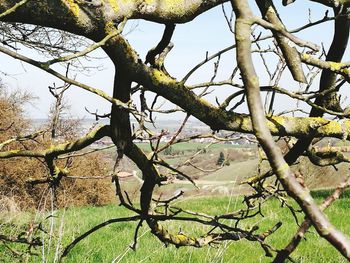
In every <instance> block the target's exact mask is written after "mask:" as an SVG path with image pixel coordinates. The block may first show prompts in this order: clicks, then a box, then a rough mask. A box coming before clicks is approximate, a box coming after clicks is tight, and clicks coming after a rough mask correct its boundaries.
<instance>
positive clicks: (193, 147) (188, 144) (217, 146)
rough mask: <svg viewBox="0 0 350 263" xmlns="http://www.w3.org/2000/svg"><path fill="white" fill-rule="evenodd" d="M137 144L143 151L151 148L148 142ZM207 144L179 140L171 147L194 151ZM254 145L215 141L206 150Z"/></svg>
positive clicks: (176, 149)
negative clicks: (179, 141)
mask: <svg viewBox="0 0 350 263" xmlns="http://www.w3.org/2000/svg"><path fill="white" fill-rule="evenodd" d="M160 145H161V146H163V145H165V144H164V143H161V144H160ZM137 146H139V147H140V148H141V149H142V150H144V151H148V152H149V151H151V148H150V146H149V143H137ZM206 146H207V144H205V143H199V142H198V143H197V142H181V143H176V144H173V145H172V146H171V147H172V149H173V151H184V152H186V151H189V152H194V151H197V150H199V149H202V148H204V147H206ZM253 147H256V146H254V145H233V144H222V143H216V144H212V145H211V146H210V147H209V148H208V150H209V151H210V150H224V149H234V148H253Z"/></svg>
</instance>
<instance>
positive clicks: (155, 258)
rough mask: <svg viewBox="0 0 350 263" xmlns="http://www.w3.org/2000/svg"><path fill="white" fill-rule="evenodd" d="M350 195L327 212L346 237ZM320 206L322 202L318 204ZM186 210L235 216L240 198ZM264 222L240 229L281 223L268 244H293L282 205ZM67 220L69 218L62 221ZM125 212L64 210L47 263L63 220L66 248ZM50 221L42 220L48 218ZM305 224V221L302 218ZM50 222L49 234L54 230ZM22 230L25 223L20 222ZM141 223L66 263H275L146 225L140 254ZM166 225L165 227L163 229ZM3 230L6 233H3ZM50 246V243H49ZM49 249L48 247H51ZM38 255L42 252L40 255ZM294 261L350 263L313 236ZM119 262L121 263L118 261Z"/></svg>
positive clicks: (270, 205)
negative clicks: (167, 241)
mask: <svg viewBox="0 0 350 263" xmlns="http://www.w3.org/2000/svg"><path fill="white" fill-rule="evenodd" d="M326 194H327V193H326V192H322V191H319V192H317V194H315V196H318V197H321V196H322V197H323V196H325V195H326ZM348 197H349V196H348V195H345V197H343V198H341V199H340V200H338V201H336V202H335V204H334V205H333V206H332V207H331V208H330V209H329V210H328V211H327V214H328V216H329V218H330V220H331V221H332V222H333V223H334V224H335V226H336V227H338V228H340V229H341V230H342V231H344V232H345V233H348V234H349V233H350V223H349V221H348V217H347V216H346V214H347V213H349V211H350V203H349V201H350V200H349V199H348ZM319 201H320V200H319ZM176 205H177V206H182V207H183V208H184V209H191V210H192V211H202V212H203V211H205V212H206V213H210V214H214V215H215V214H220V213H223V212H227V211H233V210H236V209H238V208H240V207H241V206H242V203H241V197H232V198H230V197H216V198H192V199H182V200H180V201H179V202H178V203H177V204H176ZM262 213H263V215H264V217H261V216H259V217H256V218H254V219H251V220H248V221H247V222H242V223H240V224H239V226H240V227H242V228H248V227H252V226H253V225H258V226H259V227H260V230H258V232H259V231H261V232H263V231H265V230H267V229H269V228H270V227H271V226H273V225H274V224H276V223H277V222H278V221H282V222H283V225H282V227H281V228H280V229H279V230H278V231H277V232H276V233H275V234H274V235H272V236H271V237H269V238H268V239H267V242H268V243H269V244H271V245H273V246H275V247H276V248H282V247H283V246H284V245H286V244H287V243H288V241H289V240H290V238H291V236H292V235H293V233H294V232H295V231H296V229H297V226H296V224H295V222H294V219H293V217H292V215H291V213H290V212H289V211H288V210H287V209H286V208H280V204H279V203H278V202H277V200H271V201H269V202H267V203H266V204H265V205H264V206H263V208H262ZM63 215H64V218H63ZM128 215H130V213H128V212H127V211H126V210H125V209H123V208H121V207H119V206H116V205H109V206H105V207H84V208H70V209H68V210H66V211H65V212H64V211H63V210H60V211H59V212H58V213H57V214H56V216H57V217H55V218H54V220H55V225H54V228H55V233H56V237H55V238H54V240H53V241H54V242H52V245H51V250H50V251H51V253H50V254H49V255H48V262H53V257H54V256H53V254H54V253H53V252H52V251H54V246H55V245H56V243H57V238H58V232H57V230H58V229H59V227H60V222H61V220H62V218H63V220H64V228H63V231H64V234H63V239H62V242H63V245H64V246H65V245H67V244H68V243H69V242H71V241H72V240H73V239H74V238H76V237H77V236H78V235H80V234H81V233H83V232H84V231H87V230H88V229H90V228H91V227H93V226H94V225H96V224H98V223H101V222H103V221H105V220H108V219H111V218H116V217H123V216H128ZM45 216H46V215H43V218H44V217H45ZM19 218H21V216H19ZM300 218H301V217H300ZM47 221H48V220H45V221H44V222H46V224H45V228H46V229H49V225H48V224H47V223H48V222H47ZM17 223H18V224H22V223H23V222H22V221H21V220H20V221H19V222H17ZM136 224H137V223H136V222H130V223H115V224H112V225H109V226H107V227H105V228H103V229H101V230H99V231H98V232H95V233H93V234H92V235H90V236H89V237H87V238H86V239H84V240H83V241H82V242H81V243H79V244H78V245H77V246H76V247H75V248H74V249H73V250H72V251H71V253H70V254H69V255H68V257H67V259H66V262H113V260H115V259H117V260H116V261H114V262H169V263H170V262H171V263H173V262H270V261H271V259H270V258H266V257H265V256H264V251H263V250H262V249H261V247H260V246H259V244H257V243H254V242H250V241H247V240H241V241H239V242H225V243H222V244H221V245H218V246H215V247H204V248H201V249H198V248H191V247H185V248H179V249H177V248H175V247H174V246H169V247H168V248H165V247H164V245H163V244H162V243H161V242H160V241H158V240H157V239H156V238H155V237H154V236H152V235H151V234H150V233H149V229H148V227H147V226H146V224H144V226H143V227H142V228H141V230H140V232H139V236H140V238H139V243H138V249H137V250H136V251H132V250H131V249H129V248H128V245H129V244H131V243H132V241H133V234H134V230H135V227H136ZM163 224H164V223H163ZM165 225H166V226H167V227H168V228H169V229H170V230H171V231H174V232H178V231H180V230H181V231H183V232H186V233H192V234H197V235H200V234H202V233H204V232H205V231H206V230H207V228H206V227H203V226H199V225H196V224H194V223H185V224H181V223H175V222H167V223H165ZM3 230H4V229H2V231H3ZM46 242H47V238H46ZM46 244H47V243H46ZM6 252H7V251H6V249H5V248H4V247H3V246H1V245H0V261H1V262H16V259H15V258H13V257H9V256H8V253H6ZM37 252H38V253H39V254H40V253H41V251H40V250H38V251H37ZM293 258H294V259H295V260H297V262H346V261H345V260H344V259H343V258H342V256H341V255H339V253H338V252H337V251H336V250H335V249H334V248H332V247H331V246H330V245H329V244H328V243H327V242H326V241H324V240H323V239H320V238H319V237H318V236H317V235H316V234H315V231H314V230H311V232H310V233H309V234H308V235H307V241H302V244H301V245H300V246H299V248H298V249H297V250H296V252H295V253H293ZM118 259H119V260H120V261H118ZM40 261H41V256H38V257H31V258H30V259H29V262H40Z"/></svg>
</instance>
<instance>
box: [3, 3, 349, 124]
mask: <svg viewBox="0 0 350 263" xmlns="http://www.w3.org/2000/svg"><path fill="white" fill-rule="evenodd" d="M251 6H252V7H254V12H255V13H256V14H259V12H258V10H257V9H256V7H255V4H254V2H252V1H251ZM306 6H307V7H306ZM277 8H278V10H279V12H280V16H281V18H282V20H283V21H284V22H285V24H286V25H287V28H288V29H293V28H296V27H299V26H301V25H303V24H305V23H307V20H308V17H307V16H308V8H312V19H313V20H317V19H320V18H322V17H323V15H324V12H325V10H326V9H325V8H323V7H322V6H321V5H319V4H315V3H311V2H309V1H296V2H295V3H294V4H292V5H290V6H288V7H281V5H280V3H278V5H277ZM226 10H228V11H230V8H229V5H227V7H226ZM329 15H332V12H330V13H329ZM128 23H129V24H128V27H132V26H133V25H135V21H132V22H128ZM332 28H333V25H332V23H331V22H328V23H325V24H322V25H321V26H319V27H317V30H315V29H313V30H308V31H305V32H303V33H300V34H298V36H299V37H301V38H303V39H305V40H308V41H311V42H314V43H316V44H320V43H321V42H324V43H325V45H326V47H328V45H329V41H330V40H331V38H332V31H333V30H332ZM163 29H164V26H163V25H159V24H156V23H151V22H146V21H142V20H140V21H139V23H138V26H137V27H136V29H135V30H133V31H132V32H131V33H130V34H128V35H127V36H126V37H127V38H128V40H129V41H130V43H131V45H132V46H133V47H134V48H135V49H136V51H137V52H138V53H139V54H140V57H141V58H142V59H144V58H145V55H146V54H147V51H148V50H149V49H150V48H152V47H154V46H155V45H156V44H157V43H158V41H159V40H160V38H161V35H162V32H163ZM126 31H128V28H126V30H125V32H126ZM264 34H269V32H268V31H265V33H264ZM172 42H173V43H174V45H175V47H174V48H173V50H172V51H171V52H170V54H169V55H168V57H167V60H166V64H165V65H166V68H167V70H168V71H169V72H170V73H171V74H172V75H173V76H174V77H176V78H178V79H181V78H182V77H183V76H184V75H185V74H186V72H187V71H188V70H189V69H190V68H192V67H193V66H194V65H196V64H197V63H198V62H200V61H201V60H203V59H204V58H205V54H206V52H207V51H208V54H209V55H211V54H213V53H215V52H217V51H218V50H220V49H223V48H225V47H227V46H230V45H232V44H233V43H234V40H233V35H232V34H231V33H230V31H229V30H228V27H227V24H226V21H225V19H224V16H223V13H222V10H221V6H220V7H217V8H215V9H213V10H210V11H209V12H207V13H205V14H203V15H201V16H199V17H198V18H196V19H195V20H194V21H192V22H189V23H187V24H183V25H182V24H180V25H177V27H176V29H175V33H174V36H173V38H172ZM25 54H26V55H29V56H31V57H32V58H35V54H33V53H30V52H29V53H28V52H26V53H25ZM347 54H349V51H348V52H347ZM94 56H99V57H101V56H102V57H103V56H104V54H103V53H102V52H101V51H97V52H95V53H94ZM0 59H1V65H0V71H4V72H7V73H8V74H9V75H10V76H7V77H2V78H3V82H5V83H6V84H7V85H8V86H10V87H11V88H12V89H16V88H21V89H26V90H28V91H31V92H32V93H33V94H34V95H35V96H38V97H39V99H38V100H37V101H36V102H35V107H32V106H28V111H29V114H30V117H32V118H45V117H46V116H47V112H48V110H49V107H50V105H51V103H52V102H53V98H52V96H51V95H50V94H49V91H48V88H47V87H48V86H49V85H51V86H52V85H53V83H56V85H57V86H59V85H61V84H62V82H61V81H60V80H58V79H56V78H54V77H51V76H49V75H48V74H47V73H45V72H43V71H41V70H39V69H36V68H34V67H32V66H30V65H25V64H23V63H21V62H19V61H15V60H13V59H12V58H9V57H7V56H5V55H2V54H0ZM256 60H257V61H258V60H259V58H257V59H256ZM213 61H215V60H213ZM234 61H235V54H234V52H232V51H231V52H229V53H227V55H225V56H224V57H223V58H222V59H221V61H220V68H219V74H218V77H217V80H224V79H227V78H228V77H229V75H230V74H231V71H232V68H233V65H234ZM270 62H271V63H273V61H272V60H271V61H270ZM96 64H98V65H103V67H104V70H102V71H96V70H95V71H92V72H91V73H90V76H86V75H83V74H79V73H77V74H78V75H77V76H76V79H77V80H79V81H82V82H84V83H86V84H89V85H91V86H93V87H95V88H99V89H102V90H104V91H105V92H107V93H109V94H111V93H112V80H113V74H114V73H113V72H114V70H113V67H112V65H111V63H110V61H109V60H108V59H103V60H96V61H92V62H91V64H90V65H96ZM259 64H260V61H259ZM260 70H261V66H258V67H257V72H258V75H259V77H260V80H261V84H267V83H264V80H265V77H264V74H259V72H260ZM212 72H213V64H212V63H208V65H207V66H205V67H203V68H202V69H201V70H200V71H198V72H197V74H195V75H194V76H193V77H192V78H191V79H190V81H189V83H198V82H202V81H203V82H204V81H208V80H210V78H211V76H212ZM282 83H284V84H285V85H292V86H293V87H294V88H297V87H298V85H297V84H296V83H295V82H293V81H291V78H290V74H289V73H287V74H284V78H283V81H282ZM285 88H288V87H287V86H285ZM232 91H233V88H230V87H222V88H220V91H218V92H216V93H215V94H214V95H212V96H211V99H210V100H211V101H213V99H214V97H215V96H217V97H218V98H219V99H222V98H224V97H225V96H227V94H230V93H232ZM67 95H68V97H69V99H68V101H69V103H70V104H71V105H72V108H71V113H72V115H73V116H78V117H84V116H85V117H88V118H90V117H89V116H90V115H88V114H87V113H86V111H85V110H84V108H85V107H87V108H88V109H89V110H91V111H95V110H96V109H98V110H99V113H101V114H102V113H106V112H108V111H109V109H110V104H109V103H108V102H106V101H105V100H103V99H100V98H98V97H97V96H96V95H93V94H90V93H88V92H86V91H83V90H80V89H79V88H77V87H71V88H70V90H69V91H68V93H67ZM279 102H280V103H282V104H283V103H284V100H283V99H281V100H279Z"/></svg>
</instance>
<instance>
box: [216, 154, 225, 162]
mask: <svg viewBox="0 0 350 263" xmlns="http://www.w3.org/2000/svg"><path fill="white" fill-rule="evenodd" d="M224 162H225V155H224V153H223V152H220V154H219V158H218V160H217V162H216V164H217V165H223V163H224Z"/></svg>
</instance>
